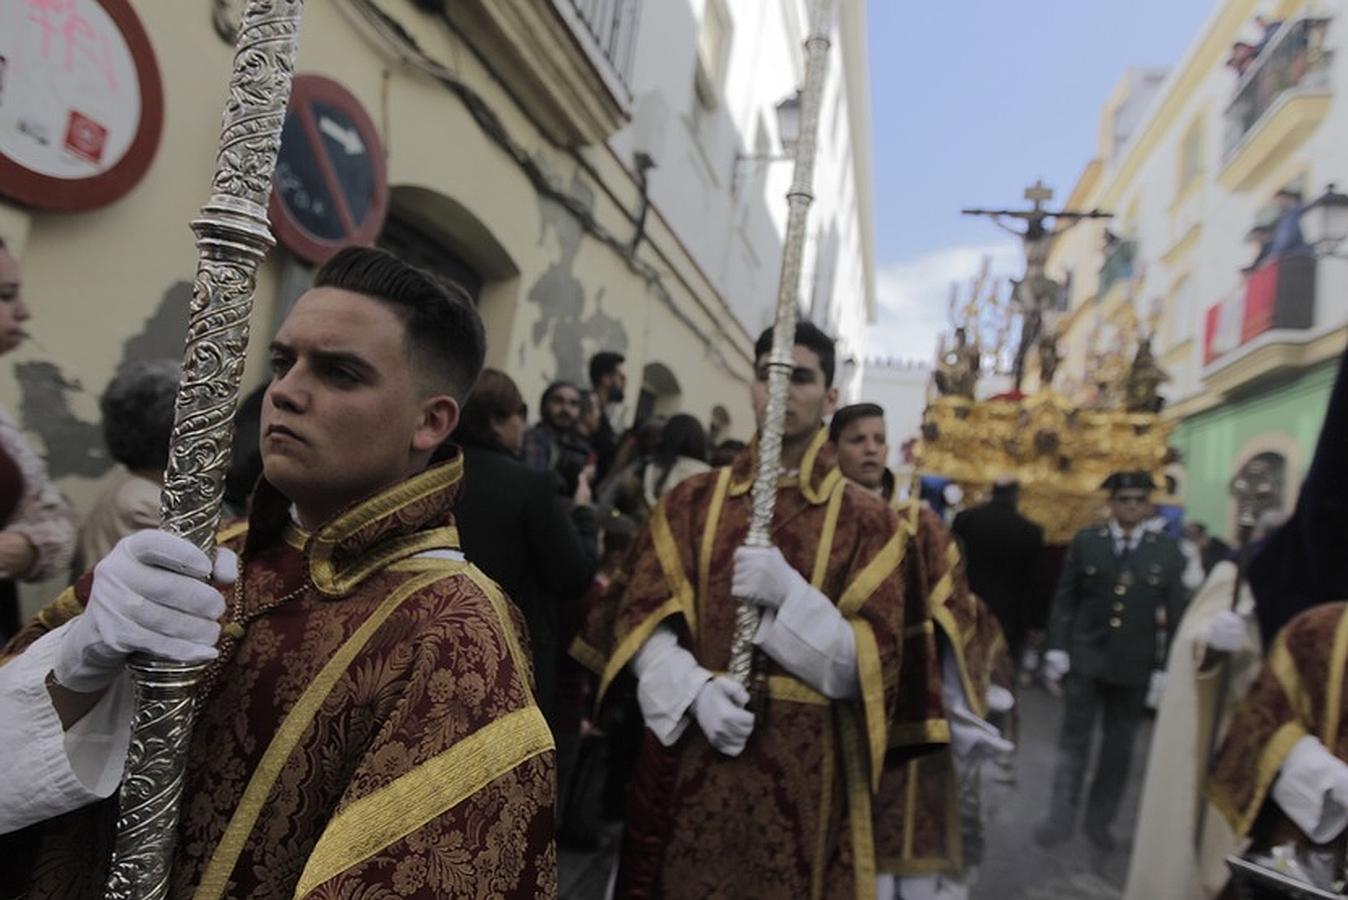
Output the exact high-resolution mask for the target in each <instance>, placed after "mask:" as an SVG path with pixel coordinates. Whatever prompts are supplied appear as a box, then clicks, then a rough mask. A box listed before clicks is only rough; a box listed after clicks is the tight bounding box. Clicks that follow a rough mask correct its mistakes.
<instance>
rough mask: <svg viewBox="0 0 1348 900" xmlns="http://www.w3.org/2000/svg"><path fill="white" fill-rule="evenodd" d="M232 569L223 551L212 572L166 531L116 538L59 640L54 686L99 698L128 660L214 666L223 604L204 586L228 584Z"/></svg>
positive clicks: (234, 570) (198, 554)
mask: <svg viewBox="0 0 1348 900" xmlns="http://www.w3.org/2000/svg"><path fill="white" fill-rule="evenodd" d="M238 569H239V562H238V558H237V557H236V556H235V555H234V554H233V553H232V552H231V551H229V550H224V549H221V550H220V551H218V552H217V554H216V563H215V566H214V567H212V566H211V561H210V560H209V559H207V558H206V554H204V553H202V552H201V551H200V550H199V549H197V548H196V547H195V546H193V545H192V544H190V543H188V542H187V541H186V540H184V539H183V538H180V537H178V536H177V535H173V534H169V533H168V532H166V531H156V530H153V529H148V530H145V531H138V532H136V533H135V534H132V535H128V536H127V537H125V538H122V540H120V541H118V542H117V546H116V547H114V548H113V549H112V552H111V553H109V554H108V555H107V556H106V557H104V558H103V561H102V562H100V563H99V564H98V565H97V566H96V567H94V584H93V590H92V591H91V592H90V595H89V602H88V604H87V605H86V606H85V609H84V612H83V614H81V615H79V616H76V617H75V618H74V619H73V620H72V621H71V623H70V627H69V628H67V629H66V632H65V634H64V636H63V637H62V639H61V646H60V648H59V650H58V651H57V655H56V662H55V665H53V667H52V670H53V672H54V673H55V675H56V681H57V682H58V683H59V684H61V685H62V686H63V687H66V688H69V689H70V690H72V691H80V692H85V693H92V692H95V691H99V690H102V689H103V688H105V687H107V686H108V685H109V684H111V683H112V682H113V681H114V680H115V679H116V678H117V676H118V675H120V674H121V672H122V668H123V666H124V665H125V663H126V658H127V657H128V656H129V655H131V654H132V653H153V654H155V655H156V656H163V657H167V658H169V659H173V660H177V661H179V662H205V661H207V660H210V659H214V658H215V657H216V654H217V651H216V649H215V642H216V641H217V640H218V639H219V637H220V623H219V621H218V620H219V619H220V617H221V616H222V615H224V612H225V598H224V597H222V596H220V592H219V591H218V590H216V589H215V587H213V586H212V585H211V584H209V583H208V582H207V581H206V579H207V578H211V577H214V579H215V580H216V581H219V582H221V583H225V584H230V583H233V581H234V580H235V579H236V578H237V577H238Z"/></svg>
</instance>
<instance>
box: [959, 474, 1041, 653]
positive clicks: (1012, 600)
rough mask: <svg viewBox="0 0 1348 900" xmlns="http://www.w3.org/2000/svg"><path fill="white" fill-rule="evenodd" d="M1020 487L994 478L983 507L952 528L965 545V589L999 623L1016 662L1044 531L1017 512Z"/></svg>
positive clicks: (1037, 578) (1029, 618)
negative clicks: (972, 594)
mask: <svg viewBox="0 0 1348 900" xmlns="http://www.w3.org/2000/svg"><path fill="white" fill-rule="evenodd" d="M1019 502H1020V483H1019V482H1018V481H1016V480H1015V479H1013V478H1009V477H1005V476H1004V477H1002V478H998V479H997V481H996V482H994V483H993V485H992V497H991V499H989V500H988V502H987V503H984V504H982V505H981V506H975V507H973V508H972V509H966V510H964V511H963V512H961V513H960V514H959V515H957V516H955V521H954V524H953V525H951V528H950V530H951V531H953V532H954V534H955V536H956V537H957V538H959V540H960V543H961V544H962V545H963V549H964V558H965V561H966V562H967V564H968V577H969V587H970V588H971V589H972V590H973V592H974V593H975V594H977V595H978V596H979V597H980V598H982V600H983V602H985V603H986V604H987V605H988V607H989V608H990V609H991V610H992V613H993V615H995V616H996V617H997V621H998V622H1000V623H1001V626H1002V631H1003V632H1004V633H1005V634H1006V643H1007V646H1008V647H1009V648H1010V650H1011V659H1012V660H1013V661H1015V662H1019V661H1020V659H1021V654H1022V652H1023V651H1024V649H1025V630H1026V628H1029V627H1038V626H1042V624H1043V623H1040V622H1035V621H1033V612H1032V611H1033V610H1034V609H1036V608H1037V607H1039V606H1040V604H1038V603H1036V602H1035V597H1034V593H1033V592H1034V591H1035V589H1036V588H1037V587H1039V586H1040V585H1041V582H1042V579H1043V569H1042V566H1043V559H1042V558H1041V557H1042V554H1043V551H1044V529H1043V528H1041V527H1039V526H1038V525H1036V524H1035V523H1034V522H1031V521H1030V520H1029V519H1027V518H1025V517H1024V516H1022V515H1021V514H1020V512H1019V510H1017V508H1016V507H1017V504H1018V503H1019Z"/></svg>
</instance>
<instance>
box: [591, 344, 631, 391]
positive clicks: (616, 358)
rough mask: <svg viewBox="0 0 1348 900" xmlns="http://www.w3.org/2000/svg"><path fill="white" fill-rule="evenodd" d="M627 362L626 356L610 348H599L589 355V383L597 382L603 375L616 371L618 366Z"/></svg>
mask: <svg viewBox="0 0 1348 900" xmlns="http://www.w3.org/2000/svg"><path fill="white" fill-rule="evenodd" d="M625 362H627V357H625V356H623V355H622V354H621V353H614V352H613V351H612V350H601V351H600V352H598V353H596V354H595V355H594V356H591V357H590V384H598V383H599V379H601V378H603V377H604V376H605V375H612V374H613V373H614V372H616V371H618V366H621V365H622V364H623V363H625Z"/></svg>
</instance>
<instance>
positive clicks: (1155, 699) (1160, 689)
mask: <svg viewBox="0 0 1348 900" xmlns="http://www.w3.org/2000/svg"><path fill="white" fill-rule="evenodd" d="M1164 695H1165V670H1164V669H1152V670H1151V677H1150V678H1148V679H1147V698H1146V701H1145V703H1146V706H1147V709H1153V710H1155V709H1160V708H1161V698H1162V697H1163V696H1164Z"/></svg>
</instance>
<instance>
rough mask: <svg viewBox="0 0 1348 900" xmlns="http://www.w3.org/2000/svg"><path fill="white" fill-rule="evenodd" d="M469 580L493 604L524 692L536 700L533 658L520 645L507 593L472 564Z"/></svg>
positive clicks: (468, 569) (470, 565) (467, 571)
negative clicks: (530, 674) (531, 676)
mask: <svg viewBox="0 0 1348 900" xmlns="http://www.w3.org/2000/svg"><path fill="white" fill-rule="evenodd" d="M465 574H466V575H467V576H468V580H469V581H471V582H473V584H475V585H477V587H478V589H479V590H480V591H482V593H483V594H485V595H486V597H487V602H488V603H490V604H491V608H492V610H493V611H494V612H495V613H496V618H497V620H498V621H499V622H500V623H501V633H502V634H504V635H505V640H506V649H507V650H509V651H510V658H511V660H513V661H514V663H515V669H516V670H517V671H518V672H519V673H520V681H522V682H523V683H524V690H525V691H526V692H528V694H529V699H530V700H533V699H534V689H533V678H530V677H529V673H531V672H533V670H534V661H533V657H532V656H530V655H529V654H528V653H525V652H524V646H523V645H522V644H520V635H519V632H518V631H517V630H516V626H515V619H514V618H513V617H512V616H511V615H510V610H509V609H508V607H507V604H509V603H510V601H509V600H507V599H506V596H505V593H504V592H503V591H502V590H501V588H500V586H499V585H498V584H497V583H496V582H494V581H492V580H491V578H490V577H489V576H488V575H487V573H486V572H483V571H482V570H481V569H479V568H478V567H477V566H475V565H473V564H472V563H469V564H468V568H467V569H466V570H465Z"/></svg>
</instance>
